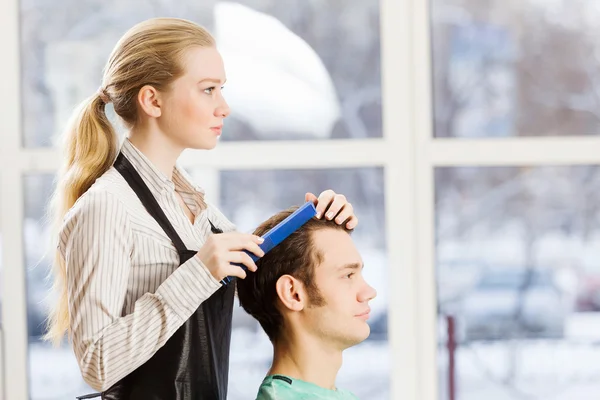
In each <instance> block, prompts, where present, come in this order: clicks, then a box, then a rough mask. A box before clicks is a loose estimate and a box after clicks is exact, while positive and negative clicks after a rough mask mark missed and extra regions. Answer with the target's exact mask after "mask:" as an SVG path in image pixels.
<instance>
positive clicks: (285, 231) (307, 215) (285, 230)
mask: <svg viewBox="0 0 600 400" xmlns="http://www.w3.org/2000/svg"><path fill="white" fill-rule="evenodd" d="M316 214H317V209H316V208H315V205H314V204H313V203H312V202H307V203H304V204H303V205H302V206H301V207H299V208H298V209H297V210H296V211H294V212H293V213H292V214H291V215H290V216H288V217H287V218H286V219H284V220H283V221H281V222H280V223H279V224H277V225H276V226H275V227H273V229H271V230H269V231H268V232H267V233H265V234H264V236H263V237H262V238H263V239H265V241H264V242H262V244H260V245H259V247H260V248H261V249H262V251H264V252H265V254H267V253H268V252H269V251H271V250H272V249H273V247H275V246H277V245H278V244H279V243H281V242H283V241H284V240H285V238H287V237H288V236H290V235H291V234H292V233H294V232H295V231H296V230H297V229H298V228H300V227H301V226H302V225H304V224H305V223H307V222H308V220H310V219H311V218H312V217H314V216H315V215H316ZM244 251H245V252H246V253H247V254H248V255H249V256H250V257H251V258H252V260H253V261H254V262H256V261H257V260H258V259H259V257H258V256H257V255H255V254H254V253H251V252H249V251H246V250H244ZM232 265H237V266H238V267H241V268H243V269H244V271H248V268H246V266H245V265H244V264H237V263H232ZM233 278H234V277H232V276H227V277H225V278H223V280H222V281H221V284H223V285H227V284H228V283H229V282H231V281H232V280H233Z"/></svg>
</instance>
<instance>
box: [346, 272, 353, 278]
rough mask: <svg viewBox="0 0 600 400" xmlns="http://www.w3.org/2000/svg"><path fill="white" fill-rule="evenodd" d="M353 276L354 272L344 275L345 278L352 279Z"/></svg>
mask: <svg viewBox="0 0 600 400" xmlns="http://www.w3.org/2000/svg"><path fill="white" fill-rule="evenodd" d="M353 275H354V272H350V273H349V274H348V275H346V278H352V276H353Z"/></svg>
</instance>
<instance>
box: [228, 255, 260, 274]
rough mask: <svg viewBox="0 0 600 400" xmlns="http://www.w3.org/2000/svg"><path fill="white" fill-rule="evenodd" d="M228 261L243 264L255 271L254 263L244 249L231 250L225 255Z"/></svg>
mask: <svg viewBox="0 0 600 400" xmlns="http://www.w3.org/2000/svg"><path fill="white" fill-rule="evenodd" d="M227 261H229V262H230V263H236V264H243V265H245V266H246V268H248V269H249V270H250V271H252V272H256V269H257V267H256V264H255V263H254V261H253V260H252V258H251V257H250V256H249V255H248V253H246V252H245V251H232V252H230V253H229V255H228V257H227Z"/></svg>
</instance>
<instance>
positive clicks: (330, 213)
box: [325, 194, 348, 220]
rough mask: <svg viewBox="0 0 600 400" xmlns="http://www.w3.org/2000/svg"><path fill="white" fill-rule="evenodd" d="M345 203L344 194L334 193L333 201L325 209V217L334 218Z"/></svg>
mask: <svg viewBox="0 0 600 400" xmlns="http://www.w3.org/2000/svg"><path fill="white" fill-rule="evenodd" d="M347 203H348V201H347V200H346V196H344V195H343V194H336V195H335V197H334V198H333V202H332V203H331V205H330V206H329V209H328V210H327V214H326V215H325V218H327V219H329V220H331V219H334V218H335V217H336V216H337V215H338V214H339V212H340V211H341V210H342V208H343V207H344V206H345V205H346V204H347Z"/></svg>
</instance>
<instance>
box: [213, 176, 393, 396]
mask: <svg viewBox="0 0 600 400" xmlns="http://www.w3.org/2000/svg"><path fill="white" fill-rule="evenodd" d="M221 189H222V190H221V210H222V211H223V213H224V214H225V215H227V216H228V217H229V218H230V219H231V220H232V221H233V222H235V223H236V224H237V226H238V229H239V230H240V231H243V232H251V231H252V230H253V229H254V228H255V227H256V226H258V225H259V224H260V223H261V222H262V221H264V220H265V219H267V218H268V217H270V216H271V215H273V214H274V213H276V212H278V211H281V210H283V209H286V208H288V207H290V206H293V205H300V204H302V203H303V202H304V195H305V193H306V192H307V191H309V192H312V193H314V194H316V195H318V194H319V193H320V192H321V191H323V190H325V189H333V190H335V191H336V192H338V193H343V194H344V195H346V196H347V198H348V199H349V201H351V202H352V205H353V206H354V209H355V210H356V213H357V215H358V217H359V219H360V222H359V226H358V228H357V229H356V231H355V232H354V233H353V239H354V242H355V244H356V245H357V247H358V249H359V251H360V252H361V255H362V257H363V259H364V262H365V269H364V273H365V275H366V280H367V282H369V284H371V286H373V287H374V288H375V289H377V292H378V294H377V297H376V298H375V299H374V300H373V301H372V302H371V308H372V310H373V311H372V316H371V319H370V320H369V324H370V325H371V336H370V337H369V339H367V340H366V341H365V342H363V343H362V344H360V345H358V346H356V347H354V348H350V349H348V350H347V351H346V352H345V354H344V362H343V366H342V369H341V370H340V373H339V375H338V382H337V384H338V386H339V387H341V388H345V389H348V390H351V391H353V392H354V393H355V394H356V395H357V396H358V397H359V398H360V399H365V400H368V399H372V400H383V399H387V398H389V396H390V394H389V382H390V378H389V371H390V361H391V360H390V357H389V347H388V338H387V310H388V300H387V299H388V298H387V292H386V289H387V281H386V271H387V257H386V250H385V249H386V240H385V234H384V232H385V216H384V197H383V196H384V189H383V171H382V169H379V168H361V169H328V170H301V171H297V170H296V171H290V170H286V171H282V170H278V171H228V172H222V173H221ZM231 357H232V358H231V366H230V374H229V375H230V376H234V377H236V378H235V379H231V380H230V382H229V390H230V392H229V398H230V399H232V400H237V399H239V400H242V399H247V398H248V396H250V395H252V394H253V393H256V390H257V389H258V387H259V386H260V382H261V381H262V379H263V378H264V376H265V374H266V373H267V371H268V368H269V366H270V365H271V360H272V347H271V343H270V342H269V340H268V338H267V336H266V334H264V332H263V331H262V328H261V327H260V326H259V325H258V323H257V322H255V321H254V320H253V319H252V317H250V316H249V315H247V314H246V313H245V311H244V310H243V309H241V308H240V307H236V308H235V314H234V333H233V339H232V349H231Z"/></svg>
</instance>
